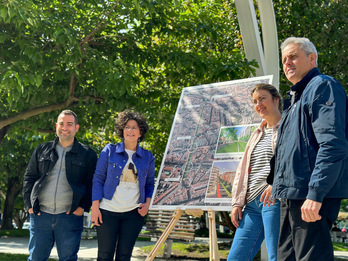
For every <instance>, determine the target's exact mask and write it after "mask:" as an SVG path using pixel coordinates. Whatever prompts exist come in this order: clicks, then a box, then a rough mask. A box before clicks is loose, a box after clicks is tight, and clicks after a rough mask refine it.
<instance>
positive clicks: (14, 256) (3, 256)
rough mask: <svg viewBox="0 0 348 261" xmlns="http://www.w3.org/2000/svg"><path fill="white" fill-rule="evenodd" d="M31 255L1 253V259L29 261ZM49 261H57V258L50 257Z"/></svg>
mask: <svg viewBox="0 0 348 261" xmlns="http://www.w3.org/2000/svg"><path fill="white" fill-rule="evenodd" d="M28 257H29V255H22V254H7V253H0V260H1V261H27V260H28ZM48 260H49V261H55V259H51V258H49V259H48Z"/></svg>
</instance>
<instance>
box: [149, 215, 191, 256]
mask: <svg viewBox="0 0 348 261" xmlns="http://www.w3.org/2000/svg"><path fill="white" fill-rule="evenodd" d="M183 212H184V211H183V210H180V209H177V210H175V212H174V214H173V217H172V219H171V220H170V222H169V224H168V226H167V227H166V229H165V230H164V231H163V234H162V235H161V237H160V238H159V239H158V240H157V242H156V244H155V246H154V248H153V249H152V250H151V252H150V254H149V255H148V256H147V258H146V259H145V261H152V260H154V259H155V257H156V255H157V252H158V251H159V249H160V248H161V246H162V245H163V243H164V242H165V241H166V239H167V237H168V236H169V235H170V232H172V230H173V228H174V227H175V224H176V223H177V222H178V220H179V219H180V217H181V215H182V213H183Z"/></svg>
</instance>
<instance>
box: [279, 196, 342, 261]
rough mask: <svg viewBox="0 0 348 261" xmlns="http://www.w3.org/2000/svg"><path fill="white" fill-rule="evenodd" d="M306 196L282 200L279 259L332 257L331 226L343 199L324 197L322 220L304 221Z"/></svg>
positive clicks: (308, 260) (315, 260)
mask: <svg viewBox="0 0 348 261" xmlns="http://www.w3.org/2000/svg"><path fill="white" fill-rule="evenodd" d="M303 203H304V200H282V202H281V205H280V235H279V243H278V260H282V261H292V260H297V261H300V260H301V261H302V260H303V261H304V260H306V261H312V260H313V261H321V260H322V261H333V260H334V255H333V247H332V242H331V236H330V229H331V226H332V224H333V222H334V221H335V220H336V218H337V216H338V212H339V210H340V204H341V200H340V199H324V201H323V204H322V207H321V209H320V211H319V214H320V215H321V217H322V218H321V220H318V221H316V222H305V221H303V220H302V218H301V206H302V205H303Z"/></svg>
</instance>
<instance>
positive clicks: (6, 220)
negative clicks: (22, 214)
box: [1, 176, 22, 229]
mask: <svg viewBox="0 0 348 261" xmlns="http://www.w3.org/2000/svg"><path fill="white" fill-rule="evenodd" d="M7 180H8V183H7V192H6V199H5V203H4V211H3V214H2V223H1V229H12V228H13V225H12V219H13V210H14V207H15V202H16V198H17V196H18V195H19V193H20V191H21V189H22V182H20V181H19V177H18V176H14V177H9V178H8V179H7Z"/></svg>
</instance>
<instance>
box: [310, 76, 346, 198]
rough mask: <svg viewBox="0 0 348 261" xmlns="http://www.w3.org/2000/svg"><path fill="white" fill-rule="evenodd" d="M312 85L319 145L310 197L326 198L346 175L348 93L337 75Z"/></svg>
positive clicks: (313, 116)
mask: <svg viewBox="0 0 348 261" xmlns="http://www.w3.org/2000/svg"><path fill="white" fill-rule="evenodd" d="M308 87H309V86H308ZM311 87H312V88H315V90H314V92H313V96H312V97H311V100H310V101H309V105H310V103H311V107H310V109H309V113H310V117H311V121H312V129H313V133H314V135H315V138H316V140H317V143H318V146H319V147H318V152H317V157H316V161H315V166H314V169H313V172H312V175H311V178H310V182H309V191H308V194H307V199H312V200H314V201H318V202H322V200H323V198H324V197H325V195H326V194H327V193H328V192H329V191H330V190H331V188H332V187H333V186H334V185H335V183H336V181H337V179H338V177H339V176H340V175H342V173H341V172H342V171H341V170H342V166H343V164H344V161H345V160H347V155H348V142H347V138H346V113H347V109H346V102H347V97H346V94H345V92H344V90H343V87H342V86H341V84H340V83H339V82H338V81H337V80H335V79H333V78H324V79H321V80H320V81H319V85H318V86H317V87H314V86H311Z"/></svg>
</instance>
